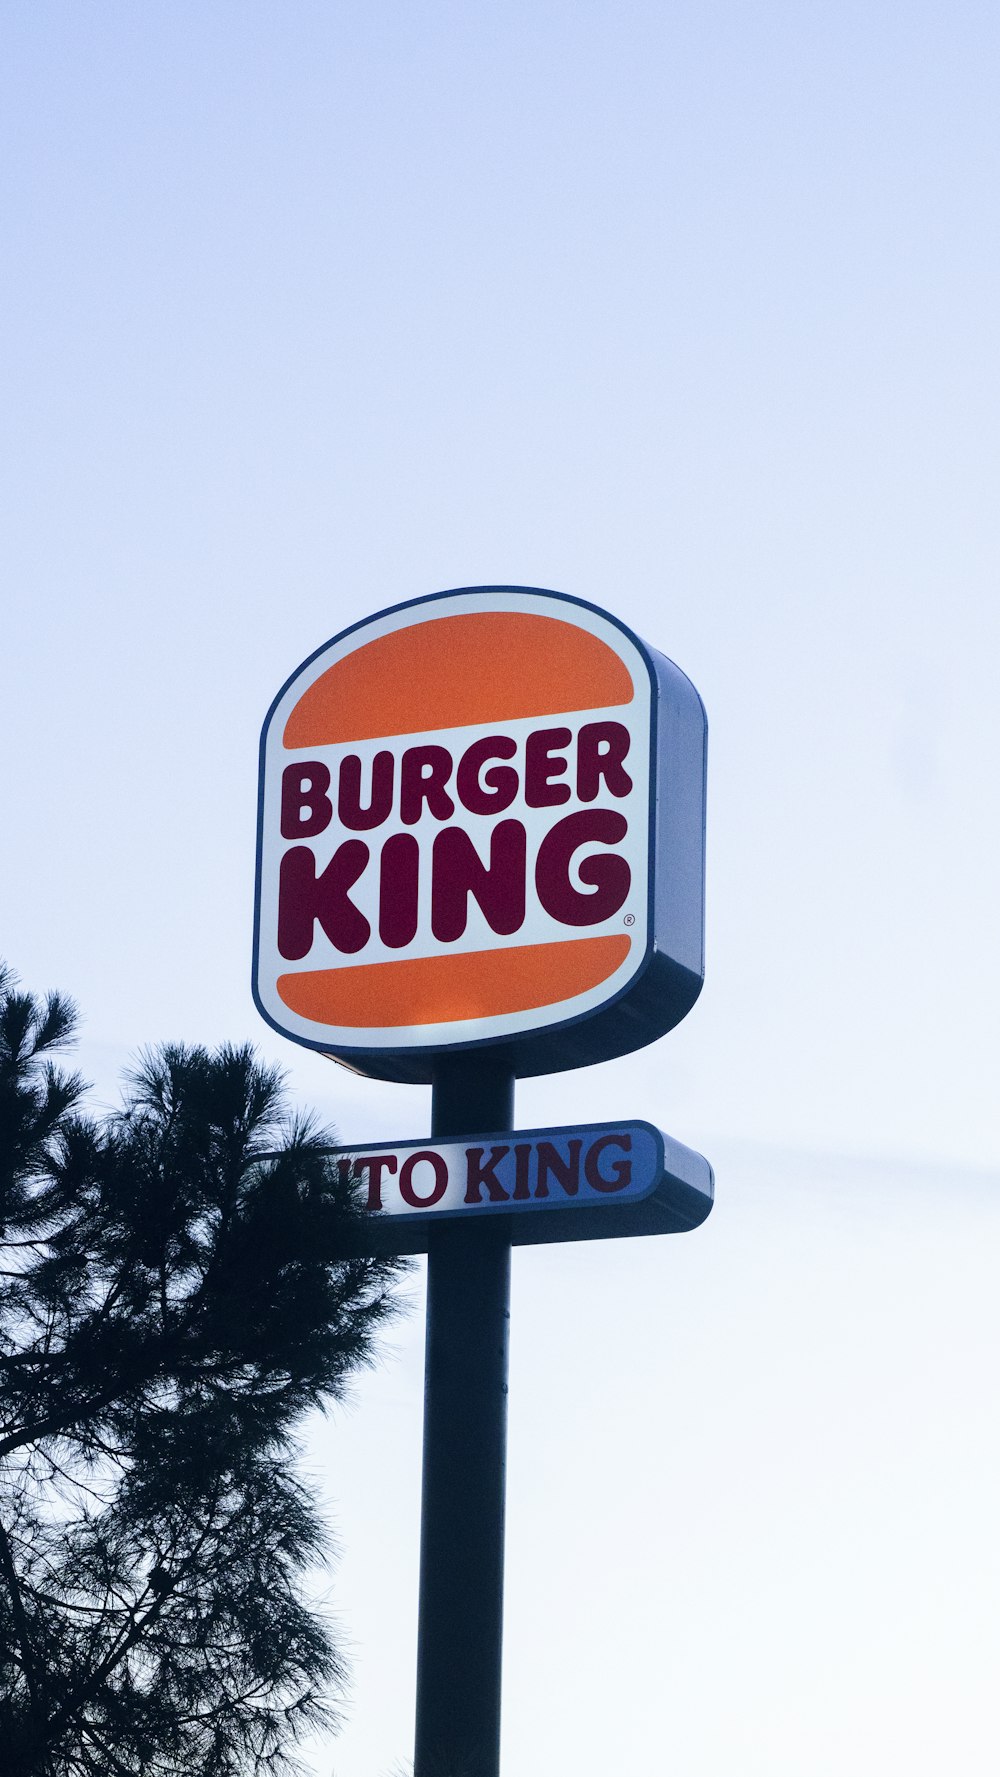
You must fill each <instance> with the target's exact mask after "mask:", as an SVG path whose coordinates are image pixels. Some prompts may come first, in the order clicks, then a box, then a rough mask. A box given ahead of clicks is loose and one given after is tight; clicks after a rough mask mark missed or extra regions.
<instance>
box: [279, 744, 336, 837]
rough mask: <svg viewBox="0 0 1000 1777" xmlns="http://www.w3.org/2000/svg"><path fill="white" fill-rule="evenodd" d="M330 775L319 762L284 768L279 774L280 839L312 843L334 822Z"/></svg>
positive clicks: (314, 760)
mask: <svg viewBox="0 0 1000 1777" xmlns="http://www.w3.org/2000/svg"><path fill="white" fill-rule="evenodd" d="M329 788H330V773H329V772H328V770H327V768H326V766H325V765H323V764H321V763H320V761H319V760H318V759H308V760H306V762H305V764H301V763H300V764H298V765H286V766H285V769H284V771H283V772H282V774H281V837H282V839H315V837H316V834H317V833H322V832H323V829H324V828H325V827H328V826H329V825H330V822H331V821H332V819H333V803H332V802H331V801H330V798H329V796H328V795H327V793H326V792H327V790H328V789H329Z"/></svg>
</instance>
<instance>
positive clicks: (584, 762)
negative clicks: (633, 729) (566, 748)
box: [576, 722, 632, 802]
mask: <svg viewBox="0 0 1000 1777" xmlns="http://www.w3.org/2000/svg"><path fill="white" fill-rule="evenodd" d="M631 744H632V736H631V735H630V733H629V731H628V729H627V728H626V727H625V724H624V722H585V723H584V725H583V727H582V728H581V729H580V733H579V735H578V737H577V743H576V793H577V795H578V796H579V798H580V801H581V802H593V800H594V798H595V796H596V795H597V794H598V792H599V790H600V788H601V779H602V778H603V779H604V781H605V783H606V784H607V786H608V789H609V790H610V792H611V794H612V796H627V795H629V793H630V791H631V789H632V779H631V778H630V777H629V774H628V772H627V771H626V770H625V768H624V765H623V763H622V761H623V760H624V759H625V757H626V756H627V754H628V750H629V747H630V746H631Z"/></svg>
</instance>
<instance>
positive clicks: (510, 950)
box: [254, 587, 706, 1081]
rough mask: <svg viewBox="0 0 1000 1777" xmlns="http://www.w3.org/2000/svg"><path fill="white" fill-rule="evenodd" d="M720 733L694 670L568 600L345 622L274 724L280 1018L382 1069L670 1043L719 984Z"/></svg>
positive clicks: (516, 1068) (527, 592)
mask: <svg viewBox="0 0 1000 1777" xmlns="http://www.w3.org/2000/svg"><path fill="white" fill-rule="evenodd" d="M705 744H706V723H705V715H704V710H703V707H702V704H701V700H700V698H699V697H698V694H697V692H696V691H695V689H694V687H693V685H692V684H691V682H690V681H689V680H688V679H687V678H686V677H685V675H684V674H683V673H682V672H680V670H679V669H678V668H677V667H676V666H674V665H673V664H672V662H670V661H668V660H666V659H665V658H664V657H663V656H662V655H660V654H658V653H656V652H655V651H654V650H653V649H651V648H649V647H647V646H646V645H645V644H644V643H643V642H641V641H640V640H639V639H638V637H636V636H634V635H633V634H632V633H631V631H630V630H628V629H627V628H626V627H625V626H624V625H623V624H621V623H619V622H618V621H617V620H616V619H615V618H613V617H611V616H610V615H608V614H607V613H606V612H603V611H600V610H598V609H597V608H596V607H595V606H593V605H589V604H585V603H583V602H582V601H580V600H577V599H571V598H567V597H565V596H563V595H562V594H559V593H554V592H543V591H538V590H535V589H532V588H524V587H478V588H471V589H463V590H460V591H456V592H447V593H440V594H437V595H436V596H433V597H430V598H426V599H417V600H415V601H413V602H411V603H409V604H405V605H399V606H396V607H395V608H394V609H392V610H390V611H385V612H382V613H380V614H379V615H378V616H376V617H372V618H369V619H367V620H366V621H365V622H363V623H361V624H358V625H356V626H355V627H354V628H353V629H350V630H347V631H345V632H344V633H343V634H342V635H340V636H337V637H335V638H334V639H333V641H331V642H328V643H327V644H326V645H325V646H324V647H322V648H320V649H319V650H317V652H316V653H315V654H314V655H312V656H311V658H310V659H309V660H307V661H306V662H305V663H304V664H303V665H302V666H301V667H299V668H298V670H297V671H296V672H295V673H293V675H292V677H291V678H290V679H289V680H288V681H287V683H286V684H285V686H284V687H283V689H282V690H281V692H280V693H279V694H278V696H277V698H276V699H275V701H274V703H273V705H272V707H271V710H270V711H269V713H268V716H267V720H266V722H265V724H264V730H263V734H262V737H261V777H260V807H259V825H258V853H257V907H256V917H255V939H254V995H255V999H256V1001H257V1005H258V1007H259V1009H260V1011H261V1012H262V1014H263V1016H264V1017H265V1018H266V1019H267V1020H268V1022H269V1023H270V1024H272V1025H273V1026H274V1028H275V1029H276V1030H279V1031H281V1032H282V1033H283V1034H284V1035H285V1036H288V1037H290V1038H292V1040H293V1041H295V1042H299V1043H304V1044H306V1045H307V1046H309V1047H311V1048H314V1049H318V1050H321V1051H323V1052H324V1053H326V1054H328V1055H331V1056H334V1057H335V1058H336V1059H338V1060H340V1061H343V1062H345V1063H346V1064H347V1065H348V1066H350V1067H353V1068H355V1069H357V1070H358V1071H359V1072H361V1073H364V1074H369V1075H371V1076H373V1077H375V1078H379V1079H387V1080H408V1081H430V1080H432V1079H433V1078H434V1074H435V1068H436V1065H440V1061H441V1058H443V1057H445V1056H447V1055H449V1054H452V1053H455V1052H458V1051H461V1050H470V1049H475V1048H477V1047H487V1046H488V1047H490V1048H491V1049H492V1050H493V1051H494V1052H495V1055H496V1061H497V1065H498V1066H506V1067H508V1068H509V1069H510V1070H511V1071H512V1072H513V1073H515V1074H517V1075H520V1076H524V1075H529V1074H539V1073H552V1072H556V1071H558V1070H560V1069H563V1068H571V1067H578V1066H581V1065H585V1064H586V1063H588V1062H592V1061H598V1060H603V1059H606V1058H608V1057H610V1056H614V1055H622V1054H625V1053H628V1052H630V1051H631V1050H634V1049H638V1048H640V1047H642V1046H643V1045H644V1044H646V1043H648V1042H650V1041H652V1040H653V1039H654V1038H655V1037H657V1036H660V1035H662V1034H663V1032H664V1031H667V1030H669V1029H671V1028H672V1027H673V1026H674V1025H675V1024H677V1023H678V1022H679V1020H680V1019H681V1018H683V1016H684V1014H685V1013H686V1012H687V1011H689V1009H690V1007H691V1006H692V1004H693V1003H694V1000H695V999H696V997H697V995H698V992H699V991H700V988H701V983H702V978H703V899H704V891H703V882H704V781H705Z"/></svg>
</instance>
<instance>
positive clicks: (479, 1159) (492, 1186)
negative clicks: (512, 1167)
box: [465, 1148, 510, 1203]
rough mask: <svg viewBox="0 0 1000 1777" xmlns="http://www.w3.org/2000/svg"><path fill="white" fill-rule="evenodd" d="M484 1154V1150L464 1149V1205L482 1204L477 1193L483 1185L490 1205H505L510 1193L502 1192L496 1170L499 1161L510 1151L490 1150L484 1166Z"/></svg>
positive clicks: (501, 1149)
mask: <svg viewBox="0 0 1000 1777" xmlns="http://www.w3.org/2000/svg"><path fill="white" fill-rule="evenodd" d="M485 1152H486V1150H485V1148H466V1150H465V1162H466V1185H465V1201H466V1203H482V1201H483V1200H482V1198H481V1197H480V1195H479V1191H480V1187H481V1186H482V1185H485V1186H486V1194H487V1196H488V1197H489V1200H490V1202H491V1203H506V1202H507V1200H508V1198H509V1197H510V1192H509V1191H505V1190H504V1188H503V1186H502V1184H501V1183H500V1180H499V1179H498V1178H497V1173H496V1169H497V1166H498V1165H499V1163H500V1161H501V1160H503V1159H504V1157H505V1156H506V1155H507V1154H509V1153H510V1149H509V1148H491V1149H490V1157H489V1159H488V1160H487V1162H486V1164H485V1166H484V1164H483V1155H484V1153H485Z"/></svg>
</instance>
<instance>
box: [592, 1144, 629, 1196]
mask: <svg viewBox="0 0 1000 1777" xmlns="http://www.w3.org/2000/svg"><path fill="white" fill-rule="evenodd" d="M607 1148H621V1150H622V1152H623V1153H625V1154H629V1153H631V1151H632V1137H631V1136H630V1135H601V1136H598V1139H597V1140H596V1141H595V1142H591V1144H590V1147H589V1148H588V1149H587V1152H586V1154H585V1156H584V1161H583V1176H584V1178H585V1179H586V1181H587V1183H588V1185H591V1186H592V1187H593V1189H594V1190H595V1191H624V1189H625V1186H626V1185H627V1184H630V1183H631V1180H632V1162H631V1160H613V1161H612V1163H611V1177H610V1178H608V1177H607V1176H606V1174H605V1173H603V1172H602V1171H601V1169H600V1166H599V1165H598V1161H599V1160H600V1158H601V1155H602V1154H603V1153H604V1152H605V1150H606V1149H607Z"/></svg>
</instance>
